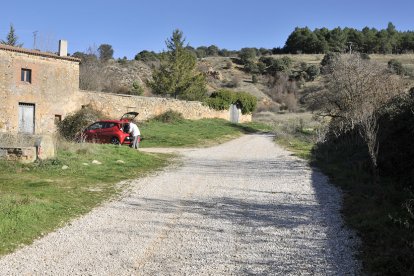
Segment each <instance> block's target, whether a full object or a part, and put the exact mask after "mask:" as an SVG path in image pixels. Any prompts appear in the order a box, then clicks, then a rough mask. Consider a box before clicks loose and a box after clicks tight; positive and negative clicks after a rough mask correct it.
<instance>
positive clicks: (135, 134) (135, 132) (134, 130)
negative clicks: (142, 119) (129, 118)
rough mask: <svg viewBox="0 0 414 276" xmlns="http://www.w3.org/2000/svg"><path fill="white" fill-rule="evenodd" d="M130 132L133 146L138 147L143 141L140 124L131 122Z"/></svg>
mask: <svg viewBox="0 0 414 276" xmlns="http://www.w3.org/2000/svg"><path fill="white" fill-rule="evenodd" d="M129 133H130V134H131V135H132V138H133V140H132V144H131V148H134V149H138V148H139V142H140V141H141V132H140V131H139V128H138V126H137V125H136V124H135V123H133V122H130V123H129Z"/></svg>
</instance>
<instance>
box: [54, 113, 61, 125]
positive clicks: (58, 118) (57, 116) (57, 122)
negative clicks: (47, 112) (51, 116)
mask: <svg viewBox="0 0 414 276" xmlns="http://www.w3.org/2000/svg"><path fill="white" fill-rule="evenodd" d="M61 121H62V115H55V124H56V125H57V124H59V123H60V122H61Z"/></svg>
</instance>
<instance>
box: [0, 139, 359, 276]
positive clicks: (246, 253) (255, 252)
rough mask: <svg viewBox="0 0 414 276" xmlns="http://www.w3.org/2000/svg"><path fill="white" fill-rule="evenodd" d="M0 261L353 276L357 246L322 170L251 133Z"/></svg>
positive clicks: (18, 270) (100, 271)
mask: <svg viewBox="0 0 414 276" xmlns="http://www.w3.org/2000/svg"><path fill="white" fill-rule="evenodd" d="M182 154H183V166H181V167H179V168H176V169H170V170H167V171H165V172H162V173H160V174H158V175H156V176H151V177H147V178H144V179H138V180H136V181H134V183H133V186H132V189H131V192H130V193H129V194H128V195H127V196H125V197H124V198H122V199H121V200H117V201H113V202H109V203H107V204H104V205H103V206H101V207H99V208H96V209H94V210H93V211H92V212H91V213H89V214H88V215H86V216H84V217H82V218H80V219H78V220H75V221H73V222H72V223H71V224H70V225H67V226H65V227H64V228H62V229H60V230H58V231H57V232H54V233H51V234H49V235H47V236H46V237H44V238H42V239H40V240H38V241H36V242H35V243H34V244H33V245H31V246H28V247H25V248H23V249H21V250H19V251H17V252H15V253H13V254H10V255H7V256H5V257H3V258H2V259H0V274H1V275H250V274H255V275H278V274H280V275H289V274H290V275H315V274H316V275H354V274H357V273H358V269H359V264H358V263H357V262H356V261H355V259H354V256H353V254H354V250H355V249H354V247H355V244H356V241H355V240H356V239H355V237H354V235H353V234H352V233H351V232H350V231H348V230H347V229H346V228H344V227H343V222H342V220H341V217H340V214H339V208H340V202H341V200H340V194H339V193H338V191H337V190H336V189H335V188H333V187H332V186H331V185H329V184H328V183H327V179H326V177H325V176H323V175H322V174H321V173H319V172H317V171H314V170H312V169H310V168H309V167H308V166H306V164H305V163H304V162H303V161H300V160H298V159H296V158H294V157H291V156H290V154H289V153H288V152H286V151H285V150H283V149H281V148H279V147H278V146H276V145H275V144H274V143H273V142H272V137H270V136H266V135H249V136H244V137H241V138H239V139H236V140H233V141H231V142H228V143H225V144H223V145H220V146H216V147H212V148H206V149H197V150H189V149H187V150H184V151H183V152H182Z"/></svg>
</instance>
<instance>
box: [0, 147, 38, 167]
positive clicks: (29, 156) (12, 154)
mask: <svg viewBox="0 0 414 276" xmlns="http://www.w3.org/2000/svg"><path fill="white" fill-rule="evenodd" d="M0 158H1V159H5V160H10V161H19V162H22V163H31V162H34V161H35V160H36V147H18V148H0Z"/></svg>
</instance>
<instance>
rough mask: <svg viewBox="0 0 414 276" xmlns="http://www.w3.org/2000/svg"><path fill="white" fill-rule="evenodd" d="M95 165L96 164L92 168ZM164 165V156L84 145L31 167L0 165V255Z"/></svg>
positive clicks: (7, 163) (64, 151) (58, 224)
mask: <svg viewBox="0 0 414 276" xmlns="http://www.w3.org/2000/svg"><path fill="white" fill-rule="evenodd" d="M95 159H96V160H98V161H100V162H101V163H102V164H101V165H94V164H92V163H91V161H92V160H95ZM117 160H122V161H124V162H125V163H120V162H119V161H118V162H117ZM167 160H168V157H167V156H166V155H146V154H142V153H139V152H137V151H133V150H131V149H129V148H127V147H117V146H112V145H93V144H89V145H85V146H83V149H81V150H77V151H74V152H72V151H68V150H62V151H60V152H59V156H58V158H56V159H53V160H48V161H44V162H39V163H34V164H27V165H23V164H19V163H13V162H5V161H1V162H0V254H5V253H8V252H11V251H12V250H13V249H15V248H16V247H18V246H19V245H20V244H28V243H30V242H31V241H32V240H33V239H34V238H36V237H38V236H41V235H43V234H45V233H47V232H49V231H51V230H53V229H55V228H56V227H58V226H60V225H62V224H63V223H65V222H67V221H68V220H69V219H71V218H73V217H76V216H78V215H81V214H84V213H86V212H88V211H89V210H91V208H93V207H94V206H96V205H97V204H99V203H100V202H102V201H103V200H105V199H108V198H110V197H111V196H113V195H115V194H116V193H117V192H118V191H119V190H120V188H119V187H117V185H115V184H116V183H118V182H119V181H121V180H125V179H129V178H135V177H139V176H142V175H144V174H146V173H147V172H149V171H153V170H156V169H158V168H161V167H162V166H165V165H166V164H167ZM83 163H85V164H88V165H84V164H83ZM63 166H68V169H66V170H63V169H62V167H63Z"/></svg>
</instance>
